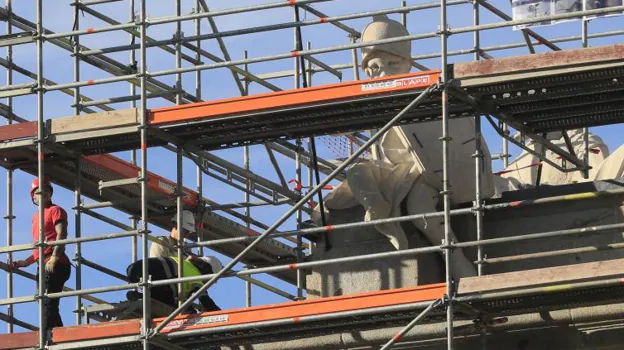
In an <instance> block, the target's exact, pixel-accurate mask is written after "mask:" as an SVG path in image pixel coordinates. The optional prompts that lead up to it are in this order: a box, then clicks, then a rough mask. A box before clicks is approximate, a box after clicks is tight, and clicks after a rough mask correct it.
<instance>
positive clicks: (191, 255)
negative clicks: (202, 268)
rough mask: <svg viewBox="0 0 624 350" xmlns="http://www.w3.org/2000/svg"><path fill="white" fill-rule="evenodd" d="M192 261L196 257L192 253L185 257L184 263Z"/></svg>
mask: <svg viewBox="0 0 624 350" xmlns="http://www.w3.org/2000/svg"><path fill="white" fill-rule="evenodd" d="M193 260H197V255H196V254H193V253H189V254H188V256H187V257H186V261H193Z"/></svg>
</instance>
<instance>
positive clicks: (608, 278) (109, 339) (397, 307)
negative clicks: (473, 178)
mask: <svg viewBox="0 0 624 350" xmlns="http://www.w3.org/2000/svg"><path fill="white" fill-rule="evenodd" d="M623 263H624V260H623V259H619V260H611V261H601V262H593V263H585V264H578V265H576V266H560V267H553V268H545V269H537V270H526V271H519V272H509V273H502V274H496V275H488V276H480V277H471V278H465V279H462V280H460V282H459V283H458V286H457V296H456V298H455V300H456V303H457V306H458V307H457V312H456V318H457V319H459V320H468V321H471V322H473V323H474V324H475V327H473V329H472V330H473V331H474V332H478V330H479V329H482V328H479V327H485V328H489V327H491V328H496V327H497V325H498V324H503V323H505V322H506V317H508V316H512V315H519V314H529V313H540V312H544V311H555V310H561V309H574V308H578V307H587V306H598V305H605V304H610V303H618V302H622V301H624V284H623V283H622V282H623V281H624V279H623V277H624V272H622V270H621V268H620V267H621V265H622V264H623ZM445 293H446V285H445V284H443V283H442V284H433V285H425V286H416V287H406V288H400V289H393V290H383V291H378V292H369V293H361V294H354V295H345V296H339V297H329V298H319V299H312V300H305V301H296V302H287V303H282V304H274V305H263V306H255V307H250V308H243V309H233V310H223V311H219V312H211V313H204V314H199V315H184V316H180V317H177V318H176V319H175V320H173V321H172V322H170V323H169V324H168V325H167V326H166V327H165V328H164V329H163V332H162V335H161V339H162V340H166V341H167V342H168V343H171V344H175V345H178V346H183V347H189V346H191V347H192V348H194V349H209V348H210V347H211V346H234V345H237V346H242V345H244V344H262V343H266V342H274V341H282V340H286V339H293V338H301V337H303V335H305V337H307V338H312V337H314V335H315V334H328V333H332V332H336V331H340V332H347V331H350V332H355V331H361V330H366V329H379V328H389V327H397V326H401V325H404V324H405V322H406V320H410V319H413V318H414V317H416V315H418V314H419V313H420V312H422V311H423V309H425V308H426V307H427V306H428V305H430V304H431V303H435V302H437V303H439V304H440V305H442V304H443V303H444V302H446V301H445ZM443 317H444V310H443V308H439V309H436V308H434V309H433V311H432V312H431V313H430V314H429V315H428V317H427V319H426V321H425V323H436V322H440V321H441V320H442V319H443ZM619 319H620V320H624V318H623V317H619ZM160 321H162V319H155V320H154V325H156V324H158V323H159V322H160ZM140 324H141V322H140V320H138V319H137V320H124V321H114V322H105V323H100V324H93V325H82V326H71V327H62V328H56V329H54V330H53V337H52V339H53V344H52V345H50V346H49V347H48V348H49V349H59V350H60V349H119V346H122V347H123V348H124V349H133V348H139V347H140V346H141V345H140V340H141V339H140ZM524 326H525V327H531V326H532V325H530V324H526V325H524ZM463 328H465V327H463ZM414 332H415V333H418V326H417V327H416V328H415V330H414ZM37 341H38V337H37V332H29V333H23V334H15V335H0V350H4V349H26V348H30V347H34V346H36V345H37ZM107 344H108V345H107ZM112 344H117V345H112ZM164 348H166V347H164Z"/></svg>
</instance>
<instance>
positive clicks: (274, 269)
mask: <svg viewBox="0 0 624 350" xmlns="http://www.w3.org/2000/svg"><path fill="white" fill-rule="evenodd" d="M622 229H624V223H620V224H610V225H602V226H591V227H582V228H576V229H568V230H559V231H552V232H544V233H533V234H522V235H517V236H510V237H504V238H492V239H484V240H481V241H470V242H463V243H456V244H453V245H452V247H454V248H468V247H477V246H479V245H483V246H485V245H494V244H502V243H508V242H518V241H527V240H534V239H543V238H552V237H561V236H567V235H580V234H597V233H601V232H605V231H612V230H622ZM444 248H445V247H442V246H431V247H421V248H414V249H406V250H399V251H392V252H383V253H375V254H367V255H359V256H350V257H344V258H336V259H327V260H322V261H310V262H303V263H298V264H288V265H279V266H270V267H262V268H256V269H246V270H240V271H235V272H232V273H229V274H228V275H227V276H224V277H235V276H248V275H254V274H259V273H271V272H277V271H287V270H295V269H306V268H313V267H318V266H325V265H333V264H342V263H348V262H355V261H367V260H376V259H380V258H393V257H401V256H412V255H420V254H427V253H434V252H441V251H443V249H444ZM214 276H216V275H215V274H211V275H202V276H193V277H183V278H173V279H167V280H159V281H153V282H151V283H150V284H151V285H152V286H162V285H169V284H176V283H180V282H192V281H204V280H209V279H211V278H213V277H214ZM139 285H140V283H130V284H127V285H118V286H111V287H101V288H92V289H84V290H80V291H71V292H60V293H52V294H46V296H47V297H49V298H59V297H67V296H76V295H85V294H96V293H105V292H111V291H120V290H128V289H134V288H138V287H139ZM28 298H30V299H28ZM34 300H35V299H34V297H20V298H12V299H10V300H9V299H0V305H6V304H11V303H24V302H30V301H34Z"/></svg>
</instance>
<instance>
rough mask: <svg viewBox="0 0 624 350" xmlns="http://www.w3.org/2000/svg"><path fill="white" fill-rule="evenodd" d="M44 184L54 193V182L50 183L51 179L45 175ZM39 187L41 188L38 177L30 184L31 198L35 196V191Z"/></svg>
mask: <svg viewBox="0 0 624 350" xmlns="http://www.w3.org/2000/svg"><path fill="white" fill-rule="evenodd" d="M43 184H44V185H45V186H47V187H48V188H49V189H50V193H54V188H53V187H52V184H50V180H48V179H47V178H45V177H44V178H43ZM38 188H39V178H36V179H34V180H33V182H32V184H31V185H30V198H35V191H36V190H37V189H38Z"/></svg>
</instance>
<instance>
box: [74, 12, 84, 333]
mask: <svg viewBox="0 0 624 350" xmlns="http://www.w3.org/2000/svg"><path fill="white" fill-rule="evenodd" d="M74 30H80V6H79V4H78V3H74ZM79 53H80V36H78V35H76V36H75V37H74V81H75V82H78V81H80V55H79ZM81 103H82V101H81V99H80V87H76V90H75V91H74V106H75V107H74V115H77V116H78V115H80V113H81V111H82V105H81ZM75 164H76V178H75V179H74V208H75V209H74V225H75V233H74V234H75V235H76V238H80V236H81V233H82V232H81V221H80V219H81V213H80V192H81V191H80V158H78V159H76V161H75ZM81 248H82V246H81V244H80V243H76V254H75V256H74V262H75V264H76V290H80V289H82V263H81V260H80V259H81V258H82V250H81ZM76 310H77V311H78V312H77V313H76V324H81V323H82V297H81V296H80V295H78V296H76Z"/></svg>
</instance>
